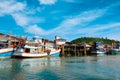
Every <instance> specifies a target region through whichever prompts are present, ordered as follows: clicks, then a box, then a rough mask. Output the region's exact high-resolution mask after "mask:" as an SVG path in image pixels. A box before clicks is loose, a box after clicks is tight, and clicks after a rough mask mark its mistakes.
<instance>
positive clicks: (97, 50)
mask: <svg viewBox="0 0 120 80" xmlns="http://www.w3.org/2000/svg"><path fill="white" fill-rule="evenodd" d="M104 47H105V46H104V45H103V44H102V42H95V46H94V50H92V51H91V53H92V54H96V55H97V56H104V55H105V53H106V50H105V48H104Z"/></svg>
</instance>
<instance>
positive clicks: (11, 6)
mask: <svg viewBox="0 0 120 80" xmlns="http://www.w3.org/2000/svg"><path fill="white" fill-rule="evenodd" d="M25 6H26V5H25V4H23V3H21V2H15V1H14V0H10V1H7V0H5V1H1V2H0V14H1V15H5V14H11V13H16V12H20V11H23V10H24V9H25Z"/></svg>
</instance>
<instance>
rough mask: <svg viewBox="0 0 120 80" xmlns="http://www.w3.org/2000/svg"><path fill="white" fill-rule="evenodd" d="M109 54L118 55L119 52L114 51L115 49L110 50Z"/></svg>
mask: <svg viewBox="0 0 120 80" xmlns="http://www.w3.org/2000/svg"><path fill="white" fill-rule="evenodd" d="M110 53H111V54H116V55H120V51H118V50H116V49H111V50H110Z"/></svg>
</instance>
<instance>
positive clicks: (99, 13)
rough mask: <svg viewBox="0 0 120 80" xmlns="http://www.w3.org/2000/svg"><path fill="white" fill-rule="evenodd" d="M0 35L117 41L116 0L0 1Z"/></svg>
mask: <svg viewBox="0 0 120 80" xmlns="http://www.w3.org/2000/svg"><path fill="white" fill-rule="evenodd" d="M0 32H1V33H5V34H9V33H10V32H12V35H14V36H20V35H23V36H29V37H30V38H31V37H33V36H40V37H44V38H47V39H54V36H56V35H58V36H60V37H61V38H64V39H66V40H67V41H71V40H73V39H76V38H80V37H103V38H105V37H107V38H109V39H114V40H120V0H0Z"/></svg>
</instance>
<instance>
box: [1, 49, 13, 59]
mask: <svg viewBox="0 0 120 80" xmlns="http://www.w3.org/2000/svg"><path fill="white" fill-rule="evenodd" d="M12 52H13V48H2V49H0V58H1V57H11V56H12Z"/></svg>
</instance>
